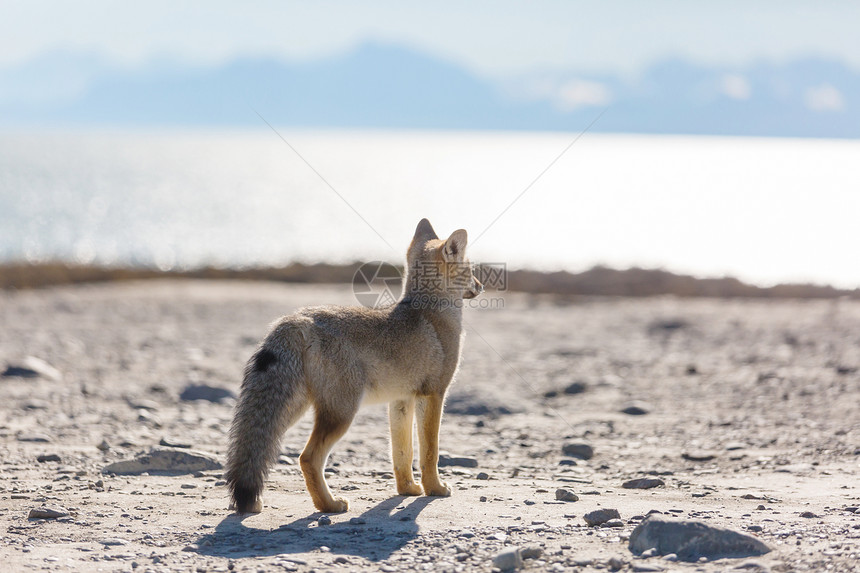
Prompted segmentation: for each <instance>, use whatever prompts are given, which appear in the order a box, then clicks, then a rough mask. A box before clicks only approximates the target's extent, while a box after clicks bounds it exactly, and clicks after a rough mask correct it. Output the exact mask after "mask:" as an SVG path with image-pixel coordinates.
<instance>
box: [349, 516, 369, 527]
mask: <svg viewBox="0 0 860 573" xmlns="http://www.w3.org/2000/svg"><path fill="white" fill-rule="evenodd" d="M365 523H367V520H366V519H364V518H363V517H352V518H350V520H349V524H350V525H364V524H365Z"/></svg>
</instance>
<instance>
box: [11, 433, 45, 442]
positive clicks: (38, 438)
mask: <svg viewBox="0 0 860 573" xmlns="http://www.w3.org/2000/svg"><path fill="white" fill-rule="evenodd" d="M17 439H18V441H19V442H37V443H43V444H48V443H50V442H52V441H53V440H52V439H51V436H49V435H47V434H38V433H32V434H18V438H17Z"/></svg>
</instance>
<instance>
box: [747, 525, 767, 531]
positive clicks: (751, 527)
mask: <svg viewBox="0 0 860 573" xmlns="http://www.w3.org/2000/svg"><path fill="white" fill-rule="evenodd" d="M747 530H748V531H752V532H753V533H759V532H760V531H764V527H762V526H761V525H748V526H747Z"/></svg>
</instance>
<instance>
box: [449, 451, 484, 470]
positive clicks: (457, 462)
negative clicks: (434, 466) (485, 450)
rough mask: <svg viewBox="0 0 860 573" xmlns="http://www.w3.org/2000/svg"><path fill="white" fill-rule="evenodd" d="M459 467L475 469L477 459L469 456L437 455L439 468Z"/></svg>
mask: <svg viewBox="0 0 860 573" xmlns="http://www.w3.org/2000/svg"><path fill="white" fill-rule="evenodd" d="M452 466H455V467H461V468H476V467H478V459H477V458H472V457H469V456H452V455H450V454H439V467H440V468H444V467H452Z"/></svg>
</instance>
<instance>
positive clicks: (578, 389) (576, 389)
mask: <svg viewBox="0 0 860 573" xmlns="http://www.w3.org/2000/svg"><path fill="white" fill-rule="evenodd" d="M586 389H588V384H586V383H585V382H580V381H577V382H573V383H572V384H570V385H568V386H567V387H566V388H565V389H564V393H565V394H582V393H583V392H585V391H586Z"/></svg>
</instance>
